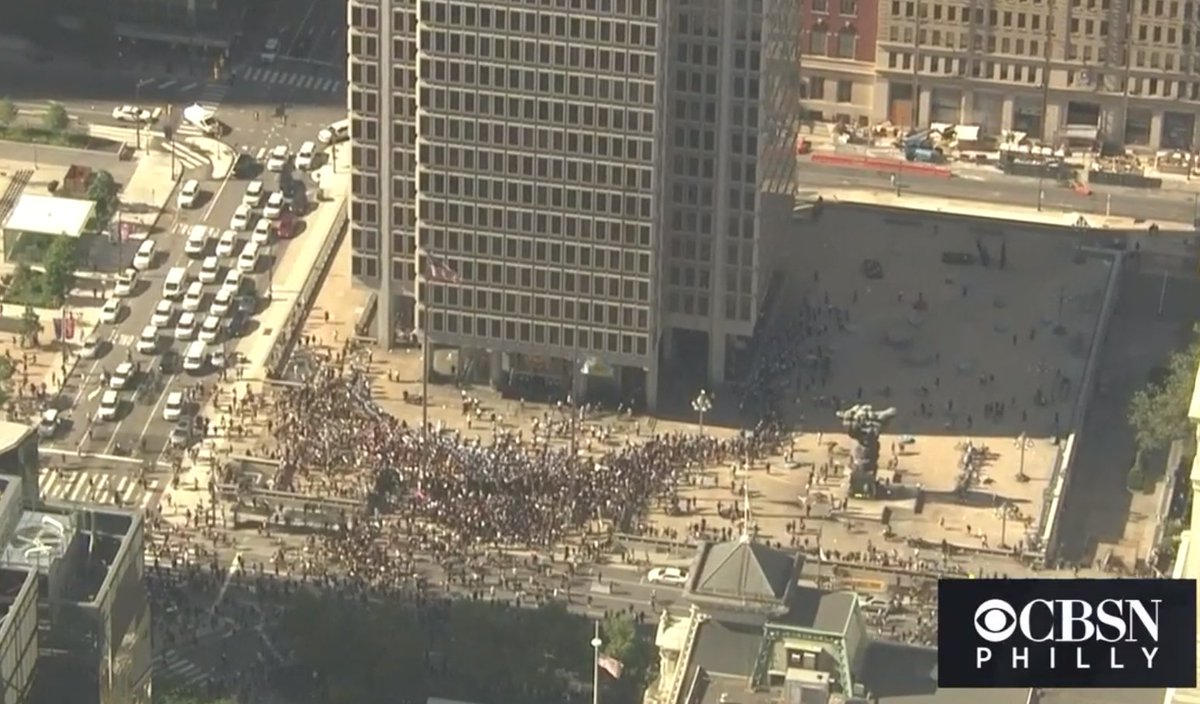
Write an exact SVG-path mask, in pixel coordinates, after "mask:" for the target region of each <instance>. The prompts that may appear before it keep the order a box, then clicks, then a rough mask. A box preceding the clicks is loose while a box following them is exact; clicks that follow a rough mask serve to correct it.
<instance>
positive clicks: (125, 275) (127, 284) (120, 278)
mask: <svg viewBox="0 0 1200 704" xmlns="http://www.w3.org/2000/svg"><path fill="white" fill-rule="evenodd" d="M137 276H138V270H137V269H134V268H133V267H128V268H126V269H125V271H122V272H121V273H120V274H117V283H116V284H115V285H114V286H113V295H114V296H117V297H118V298H127V297H129V296H132V295H133V288H134V286H136V285H137Z"/></svg>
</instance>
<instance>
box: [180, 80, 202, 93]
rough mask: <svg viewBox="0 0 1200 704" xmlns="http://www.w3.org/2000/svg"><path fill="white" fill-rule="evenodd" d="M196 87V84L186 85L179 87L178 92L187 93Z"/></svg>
mask: <svg viewBox="0 0 1200 704" xmlns="http://www.w3.org/2000/svg"><path fill="white" fill-rule="evenodd" d="M198 85H200V84H199V83H198V82H192V83H189V84H187V85H186V86H180V88H179V90H181V91H189V90H191V89H193V88H195V87H196V86H198Z"/></svg>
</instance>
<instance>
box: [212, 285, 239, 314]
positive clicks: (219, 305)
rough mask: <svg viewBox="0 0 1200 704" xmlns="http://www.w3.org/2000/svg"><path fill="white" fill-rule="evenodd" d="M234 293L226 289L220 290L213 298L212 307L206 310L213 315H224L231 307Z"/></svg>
mask: <svg viewBox="0 0 1200 704" xmlns="http://www.w3.org/2000/svg"><path fill="white" fill-rule="evenodd" d="M233 296H234V292H233V291H231V290H230V289H227V288H222V289H221V290H220V291H217V295H215V296H213V300H212V305H211V306H209V307H208V310H209V311H210V312H212V314H213V315H225V314H227V313H228V312H229V308H230V307H231V306H232V305H233Z"/></svg>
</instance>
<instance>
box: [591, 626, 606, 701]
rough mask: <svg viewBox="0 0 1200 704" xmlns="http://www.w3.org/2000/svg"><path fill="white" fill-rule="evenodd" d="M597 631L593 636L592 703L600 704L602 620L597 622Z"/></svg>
mask: <svg viewBox="0 0 1200 704" xmlns="http://www.w3.org/2000/svg"><path fill="white" fill-rule="evenodd" d="M595 626H596V631H595V633H596V634H595V635H594V636H592V704H600V646H601V645H603V643H604V641H602V640H600V621H598V620H597V621H596V622H595Z"/></svg>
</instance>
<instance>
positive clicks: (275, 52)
mask: <svg viewBox="0 0 1200 704" xmlns="http://www.w3.org/2000/svg"><path fill="white" fill-rule="evenodd" d="M276 56H279V39H278V38H276V37H271V38H270V39H268V40H267V41H266V43H265V44H263V49H262V53H260V54H259V55H258V58H260V59H262V62H263V63H264V64H272V63H275V57H276Z"/></svg>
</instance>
